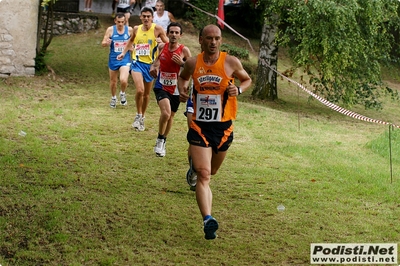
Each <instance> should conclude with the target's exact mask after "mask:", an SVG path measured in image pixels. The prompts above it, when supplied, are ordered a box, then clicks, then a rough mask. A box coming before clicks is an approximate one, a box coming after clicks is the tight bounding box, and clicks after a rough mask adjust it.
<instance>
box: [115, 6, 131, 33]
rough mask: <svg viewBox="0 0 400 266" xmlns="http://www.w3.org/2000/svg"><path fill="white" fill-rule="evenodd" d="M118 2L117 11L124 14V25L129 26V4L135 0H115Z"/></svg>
mask: <svg viewBox="0 0 400 266" xmlns="http://www.w3.org/2000/svg"><path fill="white" fill-rule="evenodd" d="M115 2H117V3H118V5H117V13H123V14H125V18H126V20H125V25H126V26H128V27H129V18H130V17H131V13H130V12H131V5H133V4H134V3H135V0H115Z"/></svg>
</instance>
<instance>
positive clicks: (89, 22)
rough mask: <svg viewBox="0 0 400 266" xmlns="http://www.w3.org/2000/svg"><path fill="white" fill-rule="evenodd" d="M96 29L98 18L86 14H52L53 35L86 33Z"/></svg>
mask: <svg viewBox="0 0 400 266" xmlns="http://www.w3.org/2000/svg"><path fill="white" fill-rule="evenodd" d="M43 25H44V24H43ZM98 27H99V19H98V17H97V16H94V15H90V14H88V13H63V12H55V13H54V27H53V34H54V35H64V34H71V33H81V32H87V31H88V30H92V29H97V28H98ZM43 32H44V29H42V30H41V34H43Z"/></svg>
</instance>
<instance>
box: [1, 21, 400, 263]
mask: <svg viewBox="0 0 400 266" xmlns="http://www.w3.org/2000/svg"><path fill="white" fill-rule="evenodd" d="M103 29H104V30H105V28H103ZM195 36H196V35H193V36H191V35H190V34H187V35H186V36H185V39H184V40H183V42H185V40H187V39H194V38H196V37H195ZM102 37H103V35H102V29H100V30H99V31H98V32H96V31H91V32H89V33H87V34H79V35H68V36H60V37H56V38H55V39H54V40H53V42H52V44H51V46H50V47H49V52H50V55H49V56H48V57H47V63H48V64H49V66H50V67H51V68H52V69H53V70H54V71H55V74H56V75H55V76H54V77H53V75H51V74H49V76H41V77H33V78H16V77H13V78H8V79H3V80H1V81H0V92H1V95H2V96H1V98H0V124H1V127H0V264H1V265H3V266H5V265H309V261H310V258H309V252H310V251H309V248H310V243H319V242H325V243H392V242H394V243H398V236H399V234H400V230H399V227H398V220H399V217H400V208H399V200H398V192H399V190H400V139H399V138H400V133H399V129H397V128H395V129H393V131H392V132H391V133H392V156H393V170H394V171H393V177H392V178H393V182H391V176H390V167H389V166H390V164H389V147H388V146H389V142H388V127H387V126H383V125H380V124H373V123H366V122H362V121H358V120H354V119H352V118H349V117H346V116H343V115H341V114H338V113H335V112H334V111H331V110H329V109H328V108H326V107H325V106H322V105H321V104H319V103H318V102H316V101H309V100H308V96H307V95H306V94H305V93H302V92H300V93H299V94H298V92H297V89H296V87H295V86H293V85H288V84H287V82H284V81H280V83H279V85H280V91H279V97H280V100H279V101H277V102H273V103H269V102H259V101H255V100H253V99H251V97H250V92H246V93H245V94H244V95H242V96H243V97H242V96H241V98H240V99H241V101H240V103H239V104H240V110H239V114H238V119H237V121H235V140H234V143H233V145H232V147H231V148H230V150H229V153H228V156H227V158H226V160H225V162H224V164H223V165H222V167H221V169H220V171H219V172H218V174H217V175H215V176H213V178H212V184H211V185H212V190H213V193H214V194H213V196H214V202H213V215H214V216H215V217H216V218H217V219H218V221H219V222H220V229H219V230H218V238H217V239H216V240H214V241H206V240H204V236H203V233H202V223H201V222H202V221H201V217H200V213H199V211H198V208H197V204H196V201H195V197H194V193H193V192H192V191H190V190H189V187H188V185H187V184H186V180H185V174H186V171H187V159H186V153H187V151H186V150H187V146H188V144H187V142H186V138H185V136H186V121H185V117H184V116H183V114H182V112H183V111H182V110H183V109H184V106H181V110H180V111H179V112H178V114H177V115H176V122H175V124H174V127H173V130H172V132H171V133H170V136H169V137H168V144H167V155H166V157H164V158H157V157H156V156H155V155H154V153H153V145H154V142H155V138H156V136H157V127H158V125H157V123H158V115H159V111H158V107H157V105H156V103H155V99H154V95H153V94H151V103H150V106H149V111H148V114H147V115H146V117H147V120H146V131H145V132H135V131H133V130H132V129H131V123H132V121H133V118H134V114H135V105H134V87H133V84H132V80H131V79H130V80H129V82H130V84H129V88H128V92H127V95H128V105H127V106H126V107H121V106H117V109H115V110H113V109H111V108H109V106H108V104H109V98H110V95H109V94H110V93H109V89H108V72H107V52H108V50H107V49H105V48H102V47H101V46H100V44H99V43H100V41H101V39H102ZM195 45H197V44H196V42H193V46H192V47H193V48H192V47H191V49H192V51H195V49H196V47H195ZM289 64H290V63H289V62H288V60H287V59H286V57H284V56H282V58H281V59H280V68H282V67H283V68H284V67H285V66H286V65H289ZM355 111H357V112H360V113H362V114H364V115H367V116H370V117H372V118H377V119H382V120H385V121H386V120H390V121H392V122H393V123H396V119H398V118H397V116H398V111H399V108H398V103H392V102H390V101H387V108H386V109H384V110H383V111H381V112H377V111H373V110H363V109H361V108H359V109H357V108H355ZM21 130H22V131H25V132H26V133H27V135H26V136H25V137H21V136H19V135H18V133H19V132H20V131H21ZM279 204H283V205H284V206H285V207H286V209H285V211H284V212H278V211H277V209H276V208H277V206H278V205H279Z"/></svg>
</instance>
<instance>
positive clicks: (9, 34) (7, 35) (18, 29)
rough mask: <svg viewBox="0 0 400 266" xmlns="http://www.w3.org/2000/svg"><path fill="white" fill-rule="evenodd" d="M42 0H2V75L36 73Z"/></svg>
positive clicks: (0, 10) (0, 74)
mask: <svg viewBox="0 0 400 266" xmlns="http://www.w3.org/2000/svg"><path fill="white" fill-rule="evenodd" d="M38 7H39V0H0V14H1V16H0V77H8V76H33V75H34V74H35V57H36V41H37V37H36V36H37V25H38V23H37V22H38V11H39V10H38Z"/></svg>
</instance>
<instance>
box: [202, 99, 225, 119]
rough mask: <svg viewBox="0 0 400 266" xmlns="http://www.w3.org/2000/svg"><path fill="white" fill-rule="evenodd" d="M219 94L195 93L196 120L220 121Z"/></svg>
mask: <svg viewBox="0 0 400 266" xmlns="http://www.w3.org/2000/svg"><path fill="white" fill-rule="evenodd" d="M221 113H222V106H221V95H213V94H197V97H196V120H197V121H203V122H219V121H221Z"/></svg>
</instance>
